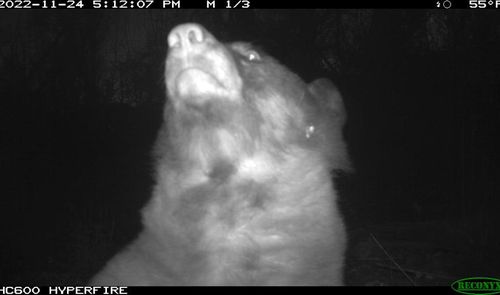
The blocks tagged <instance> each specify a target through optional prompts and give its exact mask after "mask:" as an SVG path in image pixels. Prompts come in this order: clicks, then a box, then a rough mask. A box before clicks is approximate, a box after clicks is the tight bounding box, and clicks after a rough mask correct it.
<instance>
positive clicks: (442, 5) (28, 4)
mask: <svg viewBox="0 0 500 295" xmlns="http://www.w3.org/2000/svg"><path fill="white" fill-rule="evenodd" d="M192 8H197V9H208V10H210V9H238V10H240V9H241V10H245V9H410V8H419V9H441V10H448V9H457V8H459V9H464V8H470V9H476V10H484V9H500V0H413V1H373V0H358V1H327V0H293V1H291V0H289V1H285V0H2V1H0V11H1V10H2V9H47V10H50V9H101V10H108V9H110V10H111V9H118V10H120V9H192Z"/></svg>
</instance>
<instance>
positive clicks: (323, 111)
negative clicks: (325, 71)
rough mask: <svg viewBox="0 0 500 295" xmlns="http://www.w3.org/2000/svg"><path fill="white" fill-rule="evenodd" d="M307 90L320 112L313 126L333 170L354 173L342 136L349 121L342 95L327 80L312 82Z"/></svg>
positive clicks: (315, 117)
mask: <svg viewBox="0 0 500 295" xmlns="http://www.w3.org/2000/svg"><path fill="white" fill-rule="evenodd" d="M307 90H308V92H309V94H310V97H311V99H312V100H313V103H314V104H315V105H316V107H317V111H318V113H317V114H316V116H314V119H313V120H315V122H314V124H313V126H314V127H317V130H314V132H315V133H317V134H318V136H319V138H322V139H323V140H324V144H325V152H326V153H327V154H328V155H329V156H330V158H331V160H332V167H333V169H334V170H337V171H338V170H342V171H344V172H354V169H353V167H352V165H351V161H350V159H349V155H348V152H347V145H346V143H345V141H344V138H343V135H342V128H343V127H344V124H345V121H346V119H347V114H346V111H345V108H344V102H343V100H342V95H341V94H340V92H339V90H338V89H337V87H336V86H335V85H334V84H333V83H332V82H331V81H330V80H328V79H326V78H321V79H317V80H315V81H313V82H311V83H310V84H309V85H308V88H307ZM318 115H319V116H318Z"/></svg>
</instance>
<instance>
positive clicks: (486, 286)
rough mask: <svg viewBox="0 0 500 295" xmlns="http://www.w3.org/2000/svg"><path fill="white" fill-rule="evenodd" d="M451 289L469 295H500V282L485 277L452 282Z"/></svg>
mask: <svg viewBox="0 0 500 295" xmlns="http://www.w3.org/2000/svg"><path fill="white" fill-rule="evenodd" d="M451 288H452V289H453V290H455V291H456V292H458V293H462V294H470V295H476V294H481V295H493V294H500V280H499V279H494V278H487V277H474V278H465V279H461V280H458V281H455V282H453V284H451Z"/></svg>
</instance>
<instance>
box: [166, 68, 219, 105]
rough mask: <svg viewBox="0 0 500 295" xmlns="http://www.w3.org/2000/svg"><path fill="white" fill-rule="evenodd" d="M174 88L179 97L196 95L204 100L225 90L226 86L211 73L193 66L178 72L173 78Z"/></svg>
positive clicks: (198, 98)
mask: <svg viewBox="0 0 500 295" xmlns="http://www.w3.org/2000/svg"><path fill="white" fill-rule="evenodd" d="M175 88H176V90H177V94H178V95H179V97H183V98H189V97H191V98H192V97H196V99H197V100H200V99H201V100H204V98H209V96H213V95H220V94H222V93H223V92H225V91H226V87H225V86H224V85H223V83H222V82H221V81H220V80H219V79H218V78H217V77H216V76H215V75H214V74H213V73H211V72H209V71H206V70H203V69H200V68H195V67H189V68H186V69H183V70H182V71H180V72H179V74H178V75H177V77H176V78H175Z"/></svg>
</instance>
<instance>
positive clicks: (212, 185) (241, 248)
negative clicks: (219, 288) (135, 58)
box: [91, 24, 349, 285]
mask: <svg viewBox="0 0 500 295" xmlns="http://www.w3.org/2000/svg"><path fill="white" fill-rule="evenodd" d="M168 43H169V53H168V56H167V60H166V70H165V80H166V85H167V96H168V101H167V103H166V106H165V112H164V124H163V126H162V129H161V130H160V132H159V135H158V139H157V143H156V147H155V158H156V176H155V177H156V186H155V188H154V192H153V197H152V199H151V201H150V202H149V203H148V204H147V205H146V207H145V208H144V209H143V210H142V215H143V223H144V229H143V231H142V232H141V233H140V235H139V237H138V238H137V240H135V241H134V242H133V243H132V244H130V245H129V246H128V247H127V248H126V249H125V250H124V251H122V252H121V253H119V254H118V255H117V256H115V257H114V258H113V259H112V260H111V261H110V262H109V263H108V264H107V266H106V267H105V268H104V269H103V270H102V271H101V272H100V273H99V274H98V275H97V276H96V277H94V278H93V280H92V281H91V284H94V285H341V284H342V283H343V266H344V254H345V253H344V252H345V248H346V233H345V228H344V223H343V219H342V216H341V214H340V212H339V209H338V205H337V199H338V196H337V192H336V190H335V188H334V185H333V182H332V176H331V171H332V170H342V169H344V170H346V169H349V159H348V156H347V151H346V145H345V143H344V141H343V138H342V127H343V125H344V122H345V120H346V114H345V110H344V107H343V102H342V97H341V96H340V94H339V92H338V90H337V89H336V87H335V86H334V85H333V84H332V83H331V82H330V81H329V80H327V79H319V80H316V81H314V82H312V83H310V84H306V83H305V82H303V81H302V80H301V79H300V78H299V77H298V76H297V75H295V74H294V73H292V72H291V71H290V70H288V69H287V68H286V67H284V66H282V65H280V64H279V63H278V62H277V61H276V60H274V59H273V58H272V57H270V56H268V55H266V54H265V53H263V52H261V51H260V50H257V49H255V48H253V47H252V46H251V45H250V44H247V43H240V42H236V43H229V44H224V43H221V42H219V41H218V40H217V39H216V38H215V37H214V36H212V35H211V34H210V33H209V32H208V31H207V30H206V29H205V28H203V27H202V26H200V25H197V24H184V25H180V26H177V27H176V28H174V29H173V30H172V31H171V32H170V34H169V37H168Z"/></svg>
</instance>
